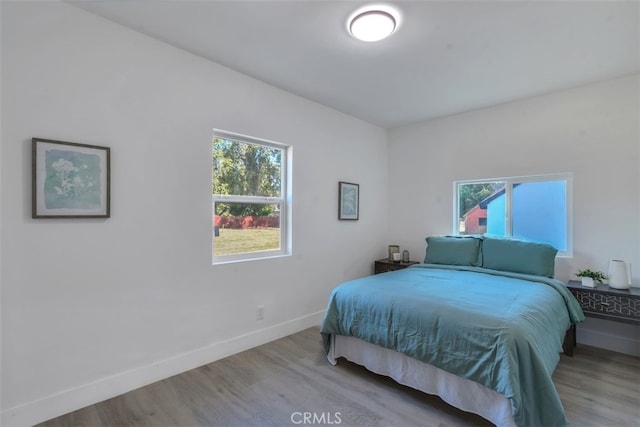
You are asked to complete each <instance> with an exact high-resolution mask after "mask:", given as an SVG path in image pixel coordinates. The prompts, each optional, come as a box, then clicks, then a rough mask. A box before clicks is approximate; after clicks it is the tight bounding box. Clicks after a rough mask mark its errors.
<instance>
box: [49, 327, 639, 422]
mask: <svg viewBox="0 0 640 427" xmlns="http://www.w3.org/2000/svg"><path fill="white" fill-rule="evenodd" d="M553 378H554V382H555V384H556V387H557V389H558V393H559V394H560V397H561V399H562V403H563V405H564V407H565V410H566V413H567V418H568V420H569V423H570V425H571V426H572V427H590V426H593V427H605V426H606V427H613V426H629V427H637V426H640V359H638V358H634V357H631V356H627V355H623V354H619V353H614V352H610V351H606V350H601V349H596V348H593V347H587V346H578V347H577V348H576V350H575V354H574V357H573V358H570V357H566V356H562V358H561V360H560V363H559V365H558V367H557V368H556V371H555V373H554V375H553ZM304 413H309V414H308V415H307V417H308V418H307V420H308V421H309V422H307V423H306V424H304V423H303V421H304V417H305V414H304ZM314 415H315V420H314V418H313V417H314ZM312 421H315V424H316V425H318V424H324V425H332V424H333V425H341V426H408V427H410V426H434V427H448V426H451V427H454V426H490V425H491V423H489V422H487V421H485V420H483V419H482V418H480V417H478V416H475V415H472V414H468V413H465V412H462V411H460V410H458V409H455V408H453V407H451V406H449V405H447V404H446V403H444V402H443V401H442V400H440V399H439V398H438V397H434V396H429V395H426V394H423V393H420V392H418V391H415V390H413V389H410V388H408V387H404V386H401V385H398V384H397V383H395V382H394V381H393V380H391V379H389V378H386V377H381V376H378V375H375V374H372V373H370V372H368V371H366V370H365V369H364V368H362V367H360V366H358V365H355V364H352V363H349V362H346V361H344V360H340V362H339V363H338V366H331V365H330V364H329V363H328V362H327V360H326V358H325V355H324V352H323V350H322V344H321V339H320V334H319V329H318V328H311V329H307V330H305V331H302V332H299V333H297V334H294V335H291V336H289V337H286V338H283V339H280V340H277V341H274V342H272V343H269V344H265V345H263V346H260V347H257V348H254V349H251V350H249V351H246V352H243V353H240V354H236V355H234V356H231V357H228V358H226V359H222V360H219V361H217V362H214V363H211V364H209V365H206V366H203V367H200V368H198V369H194V370H191V371H188V372H185V373H183V374H180V375H177V376H174V377H171V378H168V379H166V380H163V381H160V382H157V383H154V384H151V385H149V386H146V387H143V388H140V389H137V390H134V391H131V392H129V393H126V394H124V395H121V396H118V397H115V398H113V399H110V400H107V401H104V402H101V403H99V404H96V405H92V406H89V407H87V408H84V409H81V410H79V411H76V412H72V413H70V414H67V415H64V416H62V417H59V418H56V419H53V420H50V421H47V422H45V423H43V424H40V426H43V427H62V426H91V427H93V426H97V427H99V426H109V427H112V426H162V427H164V426H185V427H186V426H225V427H226V426H239V427H240V426H242V427H244V426H260V427H262V426H292V425H309V424H311V422H312Z"/></svg>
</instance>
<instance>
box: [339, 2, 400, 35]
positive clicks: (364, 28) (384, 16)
mask: <svg viewBox="0 0 640 427" xmlns="http://www.w3.org/2000/svg"><path fill="white" fill-rule="evenodd" d="M398 17H399V15H398V12H397V11H396V10H395V9H393V8H392V7H389V6H380V5H375V6H373V5H372V6H366V7H364V8H360V9H358V10H356V11H355V12H353V13H352V14H351V16H350V17H349V19H348V20H347V30H348V31H349V34H351V35H352V36H353V37H355V38H357V39H358V40H362V41H365V42H376V41H379V40H382V39H384V38H387V37H389V36H390V35H391V34H393V32H394V31H395V30H396V29H397V28H398V25H399V23H400V22H399V18H398Z"/></svg>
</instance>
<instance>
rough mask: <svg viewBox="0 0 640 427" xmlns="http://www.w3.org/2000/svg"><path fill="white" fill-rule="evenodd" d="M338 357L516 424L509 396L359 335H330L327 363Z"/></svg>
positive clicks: (503, 425) (504, 424) (505, 425)
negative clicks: (356, 336)
mask: <svg viewBox="0 0 640 427" xmlns="http://www.w3.org/2000/svg"><path fill="white" fill-rule="evenodd" d="M339 357H344V358H345V359H347V360H349V361H351V362H353V363H357V364H358V365H362V366H364V367H365V368H367V369H368V370H369V371H371V372H374V373H376V374H380V375H385V376H388V377H391V378H393V379H394V380H395V381H396V382H398V383H400V384H403V385H406V386H409V387H412V388H415V389H416V390H420V391H422V392H424V393H428V394H435V395H437V396H440V398H442V400H444V401H445V402H447V403H449V404H450V405H453V406H455V407H456V408H459V409H461V410H463V411H466V412H471V413H474V414H477V415H480V416H481V417H483V418H485V419H487V420H489V421H491V422H492V423H494V424H495V425H496V426H499V427H515V422H514V421H513V416H512V415H511V405H510V403H509V400H508V399H507V398H506V397H504V396H503V395H501V394H500V393H498V392H496V391H494V390H491V389H490V388H487V387H485V386H483V385H481V384H479V383H477V382H475V381H471V380H468V379H466V378H462V377H459V376H457V375H454V374H451V373H449V372H446V371H443V370H442V369H440V368H437V367H435V366H433V365H429V364H426V363H424V362H421V361H419V360H417V359H413V358H411V357H409V356H406V355H404V354H402V353H398V352H397V351H393V350H389V349H386V348H384V347H380V346H377V345H374V344H370V343H368V342H365V341H362V340H360V339H358V338H354V337H347V336H342V335H331V349H330V351H329V354H328V355H327V358H328V359H329V363H331V364H332V365H335V364H336V363H337V361H336V359H337V358H339Z"/></svg>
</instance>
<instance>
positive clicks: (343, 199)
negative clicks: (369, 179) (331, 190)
mask: <svg viewBox="0 0 640 427" xmlns="http://www.w3.org/2000/svg"><path fill="white" fill-rule="evenodd" d="M338 186H339V196H338V219H339V220H352V221H357V220H358V218H359V216H360V185H359V184H353V183H351V182H343V181H340V182H339V183H338Z"/></svg>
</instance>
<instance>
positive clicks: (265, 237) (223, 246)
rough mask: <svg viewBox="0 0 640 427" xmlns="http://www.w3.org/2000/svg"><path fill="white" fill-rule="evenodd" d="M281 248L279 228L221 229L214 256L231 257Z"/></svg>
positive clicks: (216, 240) (215, 244)
mask: <svg viewBox="0 0 640 427" xmlns="http://www.w3.org/2000/svg"><path fill="white" fill-rule="evenodd" d="M279 248H280V229H279V228H245V229H232V228H221V229H220V236H218V237H216V238H215V240H214V255H215V256H221V255H231V254H237V253H245V252H259V251H268V250H276V249H279Z"/></svg>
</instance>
